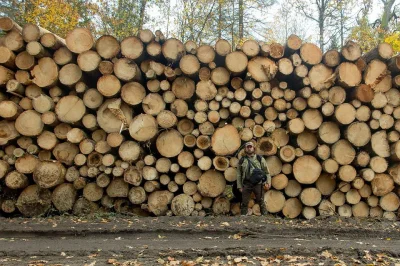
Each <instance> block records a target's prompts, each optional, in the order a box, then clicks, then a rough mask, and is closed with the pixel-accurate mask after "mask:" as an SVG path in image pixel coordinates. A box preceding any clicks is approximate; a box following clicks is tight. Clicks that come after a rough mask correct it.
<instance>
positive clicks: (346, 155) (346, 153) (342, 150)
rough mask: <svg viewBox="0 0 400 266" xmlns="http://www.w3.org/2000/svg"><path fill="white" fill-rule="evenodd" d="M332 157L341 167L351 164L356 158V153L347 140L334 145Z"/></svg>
mask: <svg viewBox="0 0 400 266" xmlns="http://www.w3.org/2000/svg"><path fill="white" fill-rule="evenodd" d="M331 156H332V159H334V160H335V161H336V162H338V163H339V164H340V165H347V164H350V163H351V162H352V161H353V160H354V158H355V157H356V152H355V150H354V148H353V146H352V145H351V143H350V142H348V141H347V140H343V139H341V140H339V141H338V142H336V143H335V144H333V145H332V148H331Z"/></svg>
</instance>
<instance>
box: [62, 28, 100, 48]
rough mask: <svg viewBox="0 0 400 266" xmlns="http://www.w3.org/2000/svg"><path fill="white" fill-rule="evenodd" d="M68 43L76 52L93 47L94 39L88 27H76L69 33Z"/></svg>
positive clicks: (66, 39)
mask: <svg viewBox="0 0 400 266" xmlns="http://www.w3.org/2000/svg"><path fill="white" fill-rule="evenodd" d="M65 42H66V45H67V47H68V49H69V50H70V51H72V52H73V53H76V54H80V53H82V52H85V51H88V50H90V49H92V48H93V45H94V40H93V36H92V34H91V32H90V31H89V30H88V29H86V28H75V29H73V30H72V31H70V32H69V33H68V34H67V37H66V38H65Z"/></svg>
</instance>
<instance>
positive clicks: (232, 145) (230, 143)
mask: <svg viewBox="0 0 400 266" xmlns="http://www.w3.org/2000/svg"><path fill="white" fill-rule="evenodd" d="M240 143H241V141H240V136H239V132H238V131H237V129H236V128H235V127H233V126H232V125H226V126H224V127H222V128H218V129H217V130H216V131H215V132H214V134H213V135H212V138H211V148H212V150H213V151H214V153H215V154H216V155H221V156H226V155H231V154H233V153H234V152H236V151H237V150H238V149H239V147H240Z"/></svg>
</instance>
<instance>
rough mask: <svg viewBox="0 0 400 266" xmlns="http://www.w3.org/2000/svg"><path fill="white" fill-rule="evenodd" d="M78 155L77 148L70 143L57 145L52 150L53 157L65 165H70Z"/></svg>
mask: <svg viewBox="0 0 400 266" xmlns="http://www.w3.org/2000/svg"><path fill="white" fill-rule="evenodd" d="M78 153H79V148H78V147H77V146H76V145H74V144H72V143H70V142H63V143H60V144H57V145H56V146H55V148H54V149H53V155H54V157H55V158H56V159H57V160H58V161H60V162H62V163H64V164H66V165H72V164H73V161H74V158H75V156H76V155H77V154H78Z"/></svg>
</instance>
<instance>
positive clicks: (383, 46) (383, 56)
mask: <svg viewBox="0 0 400 266" xmlns="http://www.w3.org/2000/svg"><path fill="white" fill-rule="evenodd" d="M392 56H393V48H392V46H391V45H390V44H388V43H385V42H384V43H380V44H378V46H377V47H376V48H374V49H372V50H371V51H369V52H368V53H366V54H365V55H364V56H363V58H364V60H365V61H366V62H367V63H369V62H370V61H371V60H373V59H379V60H382V61H386V60H388V59H390V58H391V57H392Z"/></svg>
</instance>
